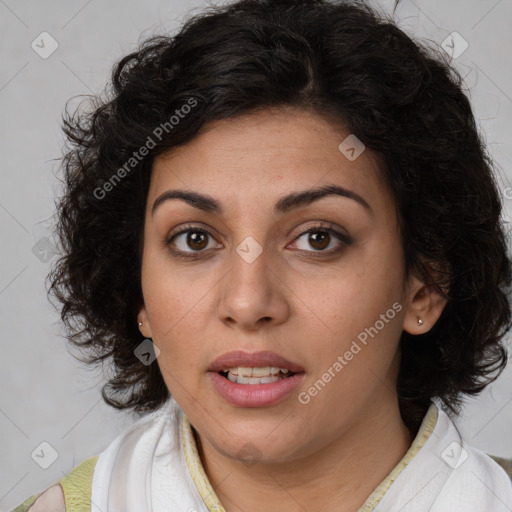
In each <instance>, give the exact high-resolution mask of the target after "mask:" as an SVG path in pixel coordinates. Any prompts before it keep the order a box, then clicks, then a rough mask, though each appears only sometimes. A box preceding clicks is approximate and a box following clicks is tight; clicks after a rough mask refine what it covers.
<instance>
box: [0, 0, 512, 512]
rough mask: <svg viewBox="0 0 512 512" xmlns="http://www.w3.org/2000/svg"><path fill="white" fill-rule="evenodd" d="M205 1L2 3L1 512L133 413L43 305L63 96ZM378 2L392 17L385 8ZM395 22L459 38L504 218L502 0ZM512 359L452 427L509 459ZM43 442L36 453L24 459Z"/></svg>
mask: <svg viewBox="0 0 512 512" xmlns="http://www.w3.org/2000/svg"><path fill="white" fill-rule="evenodd" d="M206 5H207V4H206V2H205V1H199V0H196V1H195V2H185V1H184V0H172V1H169V0H168V1H159V0H150V1H145V2H136V1H133V0H131V1H122V0H109V1H103V2H101V1H99V0H89V1H84V0H82V1H75V0H73V1H69V0H68V1H66V2H65V1H64V0H51V1H50V0H46V1H35V0H32V1H28V0H0V49H1V50H0V51H1V53H2V65H1V66H0V112H1V114H2V117H1V122H0V149H1V155H2V159H1V171H0V172H1V178H2V182H1V183H2V185H1V187H0V229H1V233H2V246H1V250H0V257H1V264H0V318H1V322H0V330H1V335H0V340H1V365H2V366H1V369H2V371H1V377H0V390H1V392H0V393H1V394H0V433H1V435H0V511H7V510H10V509H11V508H13V507H14V506H16V505H18V504H19V503H21V502H22V501H23V500H24V499H25V498H27V497H28V496H30V495H32V494H35V493H36V492H39V491H42V490H44V489H46V488H47V487H49V486H50V485H51V484H53V483H55V482H57V481H58V480H60V479H61V478H62V477H63V476H64V475H66V474H67V473H68V472H69V471H70V470H71V469H72V468H73V467H74V466H75V465H77V464H79V463H80V462H82V461H83V460H85V459H87V458H89V457H92V456H94V455H98V454H99V453H100V452H101V451H102V450H103V449H104V448H106V447H107V445H108V444H109V443H110V442H111V441H112V440H113V439H114V437H115V436H116V435H117V434H118V433H120V432H121V431H122V430H124V429H125V428H126V427H127V426H128V425H129V424H130V423H132V422H133V421H134V419H135V417H134V416H132V415H130V414H127V413H120V412H118V411H115V410H114V409H111V408H109V407H107V406H106V405H105V404H104V403H103V401H102V399H101V395H100V386H101V384H102V383H103V381H104V377H103V375H102V372H101V369H99V370H96V371H93V370H92V369H89V368H85V366H84V365H83V364H81V363H80V362H78V361H76V360H75V359H74V358H73V357H72V355H71V354H70V353H69V352H68V349H67V348H66V344H65V340H64V338H63V337H62V333H61V327H60V324H59V322H58V315H57V313H56V312H55V311H54V310H53V309H52V307H51V306H50V305H49V304H48V302H47V299H46V292H45V289H44V278H45V276H46V273H47V271H48V269H49V265H50V261H51V260H50V261H45V259H46V255H47V253H46V252H45V238H46V237H50V233H49V224H48V220H49V219H50V217H51V215H52V214H53V211H54V196H55V194H56V193H57V192H58V190H59V183H58V180H57V179H56V177H55V173H56V172H57V169H58V161H57V160H56V159H58V158H59V156H60V154H61V149H62V145H63V138H62V135H61V130H60V122H61V114H62V111H63V108H64V104H65V102H66V100H68V99H69V98H71V97H73V96H76V95H79V94H88V93H98V92H101V91H102V90H103V87H104V85H105V83H106V81H107V79H108V77H109V74H110V70H111V67H112V65H113V63H114V61H116V60H117V59H118V58H120V57H121V56H122V55H124V54H126V53H128V52H129V51H131V50H133V49H134V48H135V46H136V43H137V42H138V40H139V39H140V38H145V37H147V36H149V35H152V34H156V33H162V32H166V31H174V30H175V29H176V28H177V27H178V26H179V25H180V23H181V21H182V20H183V19H184V16H186V15H187V13H188V12H192V13H195V12H198V11H199V10H200V8H201V7H204V6H206ZM380 5H381V6H382V8H383V9H386V10H389V11H390V9H391V5H392V2H390V1H384V2H383V3H381V4H380ZM191 9H192V11H191ZM395 17H396V19H397V20H398V21H399V25H400V26H401V27H402V28H403V29H404V30H406V31H407V32H408V33H410V34H412V35H416V36H420V37H424V38H427V39H429V40H430V41H432V42H436V43H438V44H441V43H442V42H443V41H445V40H446V38H447V37H448V38H449V39H448V43H450V41H451V39H450V34H451V33H452V32H454V31H456V32H458V33H459V34H460V35H461V36H462V37H463V39H464V41H467V44H468V48H467V49H466V50H465V51H464V52H463V53H462V54H461V55H458V56H456V58H454V59H453V62H454V64H455V65H456V67H457V68H458V69H459V71H460V72H461V73H462V75H463V76H465V77H466V78H465V82H466V84H467V87H468V89H469V90H470V98H471V100H472V103H473V105H474V111H475V115H476V117H477V119H478V122H479V125H480V127H481V130H482V131H483V132H484V133H485V137H486V141H487V143H488V145H489V149H490V151H491V154H492V156H493V157H494V159H495V161H496V164H497V168H498V172H499V176H498V179H499V182H500V187H501V192H502V194H503V197H504V202H505V206H506V208H507V212H506V215H505V217H506V220H507V221H508V222H510V221H511V215H512V171H511V169H512V167H511V164H512V151H511V149H512V146H511V140H510V134H511V133H512V99H511V98H512V87H511V85H510V84H511V81H512V72H511V66H510V64H511V57H510V48H512V31H511V30H510V24H511V22H512V0H470V1H468V0H455V1H450V2H447V1H442V0H434V1H425V2H420V1H419V0H415V1H411V0H405V1H402V2H401V4H400V6H399V8H398V9H397V12H396V14H395ZM42 32H48V33H49V34H50V35H51V36H52V37H53V38H54V39H55V40H56V41H57V43H58V48H57V50H56V51H55V52H54V53H53V54H52V55H50V56H49V57H48V58H45V59H43V58H42V57H41V56H40V55H39V54H38V53H36V51H34V50H33V49H32V47H31V43H32V41H34V40H35V41H36V43H37V42H38V41H40V37H39V35H40V34H41V33H42ZM455 37H456V38H457V36H455ZM45 41H46V42H45V49H46V50H48V48H49V47H50V46H49V39H46V40H45ZM464 41H462V40H457V39H456V40H455V44H454V50H452V51H455V52H456V53H459V52H460V51H461V50H462V49H463V48H464V46H463V45H464ZM39 44H40V46H42V45H41V43H39ZM445 44H446V43H445ZM46 50H45V51H46ZM41 51H42V49H41ZM454 55H455V54H454ZM509 187H510V188H509ZM36 244H38V245H36ZM34 246H36V249H34ZM509 340H510V336H509ZM511 366H512V365H509V366H508V368H507V370H506V371H505V372H504V373H503V374H502V375H501V376H500V378H499V379H498V380H497V381H496V382H495V383H494V384H492V385H491V386H489V387H488V388H487V389H486V390H485V391H484V392H483V393H482V394H481V395H480V396H479V397H478V398H477V399H471V400H468V401H467V406H466V407H465V409H464V412H463V415H462V416H461V417H460V418H459V419H458V421H457V424H458V426H459V428H460V430H461V432H462V434H463V435H464V436H465V438H466V439H467V440H468V441H469V442H470V443H471V444H473V445H474V446H476V447H478V448H480V449H482V450H484V451H486V452H487V453H491V454H494V455H500V456H505V457H512V434H511V433H512V385H511V384H512V368H511ZM43 442H46V443H49V444H50V445H51V447H53V450H55V452H56V453H55V455H56V457H57V458H56V460H55V461H54V462H53V463H52V464H51V465H50V466H49V467H48V468H47V469H43V467H41V464H42V465H45V463H46V464H48V463H49V462H50V459H49V458H48V457H50V456H51V454H52V453H53V452H52V449H50V448H48V447H47V445H43V446H42V447H41V446H40V445H41V443H43ZM36 449H37V450H36ZM41 449H43V451H44V453H45V456H44V457H39V458H37V457H36V456H35V455H34V458H32V456H31V454H33V453H34V450H36V453H41ZM45 457H46V459H45ZM36 460H37V461H38V463H36Z"/></svg>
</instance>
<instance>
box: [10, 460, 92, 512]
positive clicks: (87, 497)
mask: <svg viewBox="0 0 512 512" xmlns="http://www.w3.org/2000/svg"><path fill="white" fill-rule="evenodd" d="M97 460H98V455H96V456H94V457H91V458H90V459H87V460H85V461H84V462H82V463H81V464H79V465H78V466H75V467H74V468H73V469H72V470H71V471H70V472H69V473H68V474H67V475H66V476H65V477H64V478H63V479H62V480H60V481H59V484H60V485H61V487H62V490H63V492H64V500H65V503H66V512H85V511H86V510H91V490H92V475H93V473H94V467H95V466H96V462H97ZM41 494H43V493H42V492H40V493H38V494H34V495H33V496H31V497H30V498H28V499H26V500H25V501H24V502H23V503H22V504H21V505H20V506H19V507H16V508H15V509H14V510H13V512H27V510H28V509H29V508H30V507H31V506H32V505H33V504H34V502H35V501H36V499H37V498H38V497H39V496H41Z"/></svg>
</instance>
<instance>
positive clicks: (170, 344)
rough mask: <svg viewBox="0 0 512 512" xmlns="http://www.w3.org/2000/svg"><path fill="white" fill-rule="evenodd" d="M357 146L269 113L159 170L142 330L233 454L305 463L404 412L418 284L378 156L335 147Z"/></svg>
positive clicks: (226, 129)
mask: <svg viewBox="0 0 512 512" xmlns="http://www.w3.org/2000/svg"><path fill="white" fill-rule="evenodd" d="M176 129H179V126H177V127H176ZM348 136H349V133H348V132H343V131H341V130H340V129H338V130H335V128H334V127H333V126H331V125H330V124H328V123H327V122H326V121H325V120H323V119H322V118H321V117H318V116H316V115H315V114H312V113H307V112H304V111H300V110H292V109H284V110H282V111H270V110H269V111H265V112H260V113H257V114H250V115H245V116H242V117H238V118H230V119H227V120H223V121H218V122H215V123H212V124H211V125H210V126H209V127H208V129H207V130H206V131H203V133H202V134H201V135H199V136H197V137H196V138H195V139H194V140H193V141H192V142H190V143H189V144H187V145H186V146H184V147H182V148H179V149H178V150H175V151H173V152H170V153H167V154H166V155H164V156H161V157H158V158H156V159H155V162H154V165H153V170H152V177H151V184H150V189H149V194H148V203H147V211H146V219H145V234H144V252H143V262H142V289H143V295H144V303H145V304H144V307H143V308H142V309H141V311H140V313H139V318H138V319H139V321H143V322H144V325H143V326H142V328H141V331H142V332H143V334H144V335H145V336H147V337H151V338H152V339H153V342H154V344H155V345H156V346H157V347H158V349H159V350H160V355H159V357H158V359H157V363H158V365H159V367H160V369H161V372H162V374H163V377H164V379H165V382H166V384H167V387H168V388H169V391H170V393H171V395H173V396H174V398H175V399H176V401H177V402H178V403H179V404H180V406H181V408H182V409H183V410H184V412H185V414H186V415H187V416H188V418H189V419H190V421H191V423H192V425H194V427H195V429H196V430H197V432H198V433H199V435H200V437H201V439H202V441H203V442H207V443H209V445H210V446H212V447H213V448H214V449H215V450H217V451H218V452H219V453H222V454H224V455H226V456H228V457H232V458H238V459H241V460H242V459H244V458H247V456H248V452H253V453H256V454H258V455H257V457H258V458H260V459H262V460H266V461H269V462H271V461H278V460H280V461H284V460H289V461H291V460H295V459H298V458H299V457H301V456H305V455H307V454H312V453H314V452H315V451H317V450H320V449H321V448H322V447H326V446H327V445H328V444H329V443H331V442H333V441H334V440H335V439H337V438H339V437H340V436H342V435H343V434H344V433H346V432H347V431H348V430H350V429H353V428H355V427H356V426H357V425H362V424H363V422H366V424H368V421H370V420H369V419H370V418H373V417H375V415H378V414H380V411H384V410H385V409H386V408H389V407H390V404H395V405H396V394H395V391H394V390H395V387H396V378H397V371H398V366H399V353H398V342H399V338H400V334H401V332H402V329H403V328H404V321H405V319H406V318H407V315H408V311H409V305H410V302H411V292H410V290H411V287H410V286H409V284H410V283H404V266H403V259H402V248H401V243H400V236H399V231H398V225H397V220H396V212H395V206H394V202H393V198H392V196H391V193H390V191H389V190H388V189H387V187H386V186H384V185H383V183H382V181H381V180H380V179H379V178H378V169H377V164H376V160H375V158H374V156H373V155H372V154H371V152H370V150H364V151H363V152H362V153H361V154H360V155H359V156H357V153H358V152H359V151H360V149H361V148H360V147H354V146H353V145H351V139H350V138H349V139H348V140H347V141H346V142H345V144H344V145H343V146H342V149H339V148H338V146H339V145H340V143H342V142H343V141H344V140H345V139H346V138H347V137H348ZM352 147H354V151H352V150H351V148H352ZM322 187H332V188H333V190H334V189H335V187H336V190H338V191H339V192H340V193H339V194H334V193H333V194H324V195H322V194H317V195H315V194H311V191H313V190H318V189H320V188H322ZM177 190H179V191H180V193H183V194H191V195H192V194H194V195H195V196H194V197H195V198H196V199H190V200H188V201H187V200H184V199H180V198H177V197H174V198H172V197H171V195H170V193H171V192H172V191H177ZM304 193H307V195H305V196H304V197H303V198H302V199H296V198H297V197H302V194H304ZM166 194H167V198H166ZM203 197H204V199H203ZM294 198H295V199H294ZM214 205H215V206H214ZM404 284H405V286H404ZM261 352H263V354H260V353H261ZM229 353H231V354H229ZM251 356H252V359H251ZM219 357H221V358H222V357H224V359H223V360H221V361H220V362H219V363H218V365H216V364H215V362H216V360H217V359H218V358H219ZM237 357H238V358H237ZM279 358H283V359H284V360H286V361H288V362H285V361H283V360H282V359H279ZM239 367H242V369H240V368H239ZM247 367H249V368H253V370H250V369H249V370H247V369H244V368H247ZM254 368H256V369H254ZM280 368H284V369H285V370H286V369H287V370H288V372H283V371H281V370H280ZM224 369H226V370H227V369H230V373H229V375H227V374H224V373H221V371H222V370H224ZM276 369H279V370H278V373H276ZM251 371H252V373H250V372H251ZM237 374H238V375H237ZM292 374H293V375H292ZM251 375H252V376H251ZM289 375H292V376H289ZM262 376H266V377H262ZM249 379H252V380H249ZM233 381H236V382H233ZM251 456H253V455H251V454H249V457H251Z"/></svg>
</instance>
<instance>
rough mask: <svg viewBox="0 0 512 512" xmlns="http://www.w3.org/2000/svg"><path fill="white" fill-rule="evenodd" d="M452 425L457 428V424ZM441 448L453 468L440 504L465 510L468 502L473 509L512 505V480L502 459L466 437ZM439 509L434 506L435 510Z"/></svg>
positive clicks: (495, 511) (496, 509)
mask: <svg viewBox="0 0 512 512" xmlns="http://www.w3.org/2000/svg"><path fill="white" fill-rule="evenodd" d="M451 429H455V430H457V429H456V427H455V426H453V427H451ZM439 448H440V455H441V458H442V459H443V461H444V462H445V463H446V464H447V465H448V466H449V468H448V474H447V477H446V479H445V481H444V483H443V484H442V489H441V492H440V494H439V496H438V499H437V500H436V501H435V503H436V505H437V504H439V505H441V504H442V505H443V507H445V509H446V506H447V505H450V507H452V508H450V507H448V508H447V509H446V510H452V509H453V510H459V509H460V510H462V508H460V507H464V506H465V507H466V510H470V511H472V510H492V511H493V512H501V511H510V510H511V509H512V481H511V479H510V476H509V475H508V474H507V472H506V471H505V469H504V468H503V467H502V466H501V465H500V464H498V462H496V461H495V460H493V459H492V458H491V457H490V456H489V455H487V454H486V453H484V452H483V451H482V450H480V449H478V448H476V447H474V446H472V445H471V444H469V443H467V442H466V441H465V440H464V439H463V438H462V437H459V439H458V440H451V441H450V443H449V444H448V445H447V446H444V445H443V446H440V447H439ZM452 455H454V457H452ZM436 510H437V509H436V508H435V506H434V508H433V509H432V512H435V511H436Z"/></svg>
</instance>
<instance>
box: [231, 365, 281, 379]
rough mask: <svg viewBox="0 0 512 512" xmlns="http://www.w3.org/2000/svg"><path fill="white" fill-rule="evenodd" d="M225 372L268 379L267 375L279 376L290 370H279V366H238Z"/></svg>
mask: <svg viewBox="0 0 512 512" xmlns="http://www.w3.org/2000/svg"><path fill="white" fill-rule="evenodd" d="M224 371H225V372H229V373H231V374H232V375H239V376H241V377H266V376H267V375H277V374H278V373H279V372H280V371H281V372H283V373H288V368H278V367H277V366H263V367H248V366H237V367H234V368H225V369H224Z"/></svg>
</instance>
